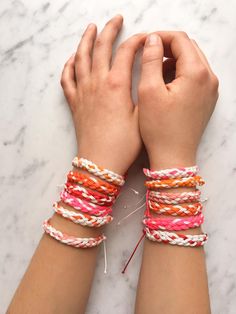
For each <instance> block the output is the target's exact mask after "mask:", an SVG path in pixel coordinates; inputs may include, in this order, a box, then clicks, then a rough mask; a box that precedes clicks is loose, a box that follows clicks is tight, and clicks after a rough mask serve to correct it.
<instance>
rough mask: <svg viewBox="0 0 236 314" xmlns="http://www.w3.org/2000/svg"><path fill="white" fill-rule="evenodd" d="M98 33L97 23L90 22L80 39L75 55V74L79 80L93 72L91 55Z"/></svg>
mask: <svg viewBox="0 0 236 314" xmlns="http://www.w3.org/2000/svg"><path fill="white" fill-rule="evenodd" d="M96 34H97V27H96V25H95V24H89V25H88V27H87V28H86V30H85V32H84V34H83V36H82V38H81V40H80V43H79V46H78V49H77V52H76V55H75V74H76V79H77V80H82V79H83V78H86V77H87V76H88V75H89V74H90V72H91V64H92V61H91V55H92V50H93V45H94V41H95V38H96Z"/></svg>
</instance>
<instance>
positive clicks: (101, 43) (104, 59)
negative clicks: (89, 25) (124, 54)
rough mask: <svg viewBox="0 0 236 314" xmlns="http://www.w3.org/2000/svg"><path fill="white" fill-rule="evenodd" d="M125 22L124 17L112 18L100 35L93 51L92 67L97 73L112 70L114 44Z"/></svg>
mask: <svg viewBox="0 0 236 314" xmlns="http://www.w3.org/2000/svg"><path fill="white" fill-rule="evenodd" d="M122 24H123V17H122V16H121V15H117V16H115V17H114V18H112V19H111V20H110V21H109V22H108V23H107V24H106V25H105V27H104V28H103V30H102V32H101V33H100V34H99V35H98V37H97V40H96V42H95V46H94V52H93V66H92V69H93V71H94V72H96V73H107V72H108V71H109V70H110V63H111V58H112V46H113V43H114V41H115V40H116V38H117V36H118V34H119V31H120V30H121V27H122Z"/></svg>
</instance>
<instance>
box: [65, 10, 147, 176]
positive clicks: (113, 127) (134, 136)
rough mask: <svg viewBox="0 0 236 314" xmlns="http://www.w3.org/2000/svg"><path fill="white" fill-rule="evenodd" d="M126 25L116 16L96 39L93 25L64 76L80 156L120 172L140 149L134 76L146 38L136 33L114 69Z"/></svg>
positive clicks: (85, 33)
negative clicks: (134, 97) (132, 95)
mask: <svg viewBox="0 0 236 314" xmlns="http://www.w3.org/2000/svg"><path fill="white" fill-rule="evenodd" d="M122 23H123V18H122V17H121V16H120V15H118V16H116V17H114V18H113V19H111V20H110V21H109V22H108V23H107V24H106V26H105V27H104V29H103V30H102V32H101V33H100V34H99V35H98V36H97V35H96V34H97V31H96V26H95V25H94V24H90V25H89V26H88V27H87V29H86V31H85V32H84V34H83V37H82V39H81V41H80V44H79V46H78V49H77V52H76V54H75V56H72V57H71V58H70V59H69V60H68V61H67V63H66V64H65V67H64V70H63V73H62V78H61V85H62V87H63V90H64V94H65V97H66V99H67V102H68V104H69V106H70V109H71V112H72V116H73V121H74V126H75V130H76V136H77V142H78V152H79V155H80V156H81V157H84V158H88V159H91V160H92V161H93V162H95V163H97V164H98V165H100V166H102V167H106V168H109V169H110V170H113V171H115V172H117V173H120V174H124V173H125V172H126V171H127V169H128V168H129V166H130V165H131V164H132V163H133V161H134V160H135V159H136V157H137V155H138V153H139V151H140V148H141V139H140V135H139V127H138V110H137V108H136V107H135V106H134V103H133V101H132V98H131V77H132V66H133V62H134V57H135V53H136V51H137V50H138V49H139V47H140V46H142V45H143V43H144V41H145V35H143V34H137V35H134V36H133V37H131V38H129V39H128V40H127V41H125V42H123V43H122V44H121V45H120V46H119V47H118V49H117V51H116V54H115V57H114V60H113V64H112V65H111V59H112V48H113V43H114V41H115V39H116V38H117V36H118V33H119V31H120V29H121V27H122Z"/></svg>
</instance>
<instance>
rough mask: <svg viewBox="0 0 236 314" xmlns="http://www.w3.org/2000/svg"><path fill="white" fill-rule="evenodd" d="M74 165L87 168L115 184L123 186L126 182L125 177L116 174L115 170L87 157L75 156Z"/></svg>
mask: <svg viewBox="0 0 236 314" xmlns="http://www.w3.org/2000/svg"><path fill="white" fill-rule="evenodd" d="M72 165H73V166H74V167H76V168H80V169H83V170H87V171H88V172H90V173H92V174H93V175H95V176H97V177H99V178H101V179H104V180H105V181H107V182H111V183H113V184H115V185H119V186H122V185H124V183H125V180H124V177H123V176H121V175H119V174H116V173H115V172H113V171H111V170H108V169H105V168H101V167H98V166H97V165H96V164H94V163H93V162H92V161H90V160H87V159H85V158H78V157H75V158H74V159H73V161H72Z"/></svg>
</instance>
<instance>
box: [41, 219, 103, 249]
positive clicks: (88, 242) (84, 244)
mask: <svg viewBox="0 0 236 314" xmlns="http://www.w3.org/2000/svg"><path fill="white" fill-rule="evenodd" d="M43 230H44V231H45V232H46V233H47V234H48V235H50V236H51V237H52V238H54V239H55V240H57V241H59V242H61V243H64V244H67V245H69V246H73V247H76V248H82V249H85V248H90V247H94V246H97V245H99V244H100V243H101V242H102V241H104V240H105V239H106V237H105V236H104V235H100V236H98V237H96V238H77V237H74V236H70V235H68V234H66V233H63V232H61V231H59V230H57V229H55V228H54V227H53V226H52V225H51V224H50V219H48V220H45V221H44V222H43Z"/></svg>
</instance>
